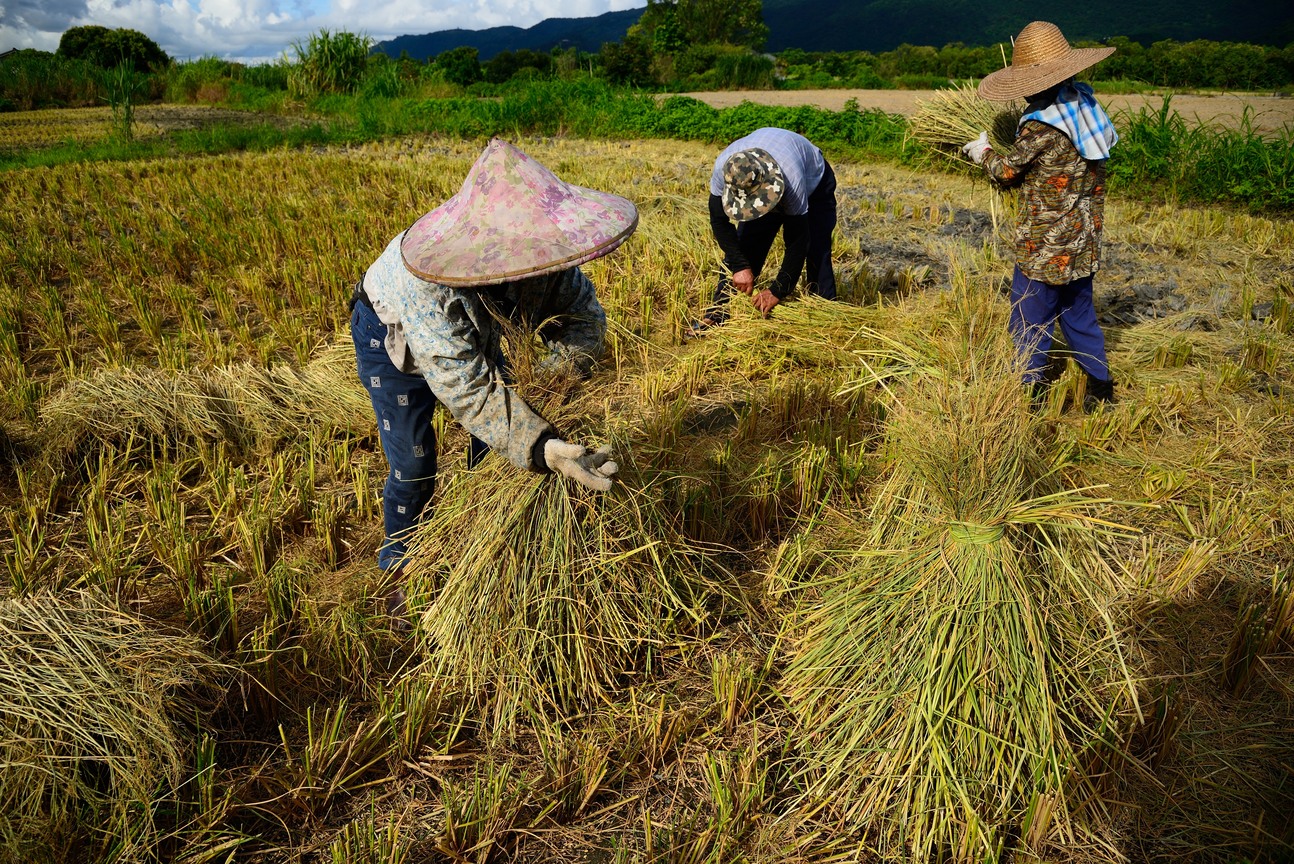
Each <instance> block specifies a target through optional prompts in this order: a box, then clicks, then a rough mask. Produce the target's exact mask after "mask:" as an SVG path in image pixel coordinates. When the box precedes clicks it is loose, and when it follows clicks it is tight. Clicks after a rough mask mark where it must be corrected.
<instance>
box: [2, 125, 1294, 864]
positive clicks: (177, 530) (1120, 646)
mask: <svg viewBox="0 0 1294 864" xmlns="http://www.w3.org/2000/svg"><path fill="white" fill-rule="evenodd" d="M482 143H483V142H461V141H452V140H446V139H439V138H426V137H408V138H403V139H399V140H395V141H390V142H386V143H381V144H372V145H364V146H358V147H351V148H317V149H316V150H314V151H275V152H269V153H263V154H255V155H249V154H242V155H223V156H212V157H203V158H190V159H161V160H152V161H137V162H120V163H98V164H81V165H68V166H64V167H58V168H45V169H31V170H24V171H10V172H7V173H6V174H5V176H4V178H3V180H2V181H0V198H2V203H3V210H2V211H0V214H2V215H0V220H3V222H4V225H3V228H4V231H3V232H0V238H2V239H0V265H3V266H2V272H3V274H4V275H3V279H2V281H0V322H3V324H2V327H3V329H0V390H2V391H3V394H4V401H3V404H2V405H0V424H2V425H0V455H3V458H4V462H3V463H2V464H3V468H2V469H0V524H3V525H4V534H3V538H2V539H0V583H3V585H4V596H3V598H2V599H0V640H3V648H4V650H3V656H4V658H5V659H4V660H2V661H0V678H4V679H5V680H6V682H11V683H9V684H8V685H7V686H11V687H14V688H16V689H15V692H18V688H22V689H21V692H23V693H25V694H27V695H28V697H31V695H32V694H36V697H37V698H29V701H28V702H27V703H24V705H25V707H23V708H22V709H21V710H17V709H15V708H14V707H13V706H11V705H4V706H3V711H4V713H3V716H4V718H5V719H4V722H5V724H6V725H5V729H4V730H3V731H4V733H5V734H4V735H2V736H0V749H3V754H2V755H0V765H2V766H4V767H3V768H0V850H3V851H0V860H15V861H16V860H51V861H54V860H59V861H62V860H67V861H101V860H158V859H160V860H183V861H194V862H196V861H229V860H232V861H267V862H269V861H273V862H278V861H331V862H359V861H383V862H413V861H441V860H443V861H455V862H461V861H473V862H485V861H571V862H577V861H588V862H595V861H596V862H600V861H617V862H631V861H640V862H647V861H653V862H656V861H660V862H667V861H668V862H705V861H714V862H719V861H740V860H749V861H766V862H773V861H803V862H818V861H847V860H849V861H871V860H904V859H908V860H911V859H913V858H919V859H922V860H929V859H931V858H933V857H939V858H940V859H943V860H971V859H974V860H981V861H982V860H1005V858H1006V857H1008V856H1014V857H1015V859H1016V860H1047V861H1157V860H1168V859H1179V860H1191V861H1237V860H1251V861H1278V860H1286V859H1287V858H1288V856H1289V855H1290V854H1291V851H1292V850H1294V823H1292V822H1291V814H1294V786H1292V785H1291V783H1292V782H1294V778H1292V777H1291V776H1290V767H1289V766H1290V765H1292V764H1294V723H1291V716H1292V715H1291V697H1292V696H1294V693H1292V692H1291V689H1290V684H1289V682H1290V681H1291V680H1294V678H1292V674H1291V673H1294V650H1292V649H1294V600H1291V597H1294V588H1292V583H1291V580H1292V579H1294V575H1292V574H1291V571H1290V566H1291V560H1294V555H1292V554H1291V553H1292V552H1294V539H1292V538H1294V493H1292V492H1291V489H1294V485H1292V484H1291V481H1292V480H1294V417H1292V415H1291V411H1290V408H1291V402H1292V400H1294V388H1292V387H1291V385H1290V384H1289V383H1288V382H1290V381H1291V380H1294V375H1292V374H1291V373H1292V372H1294V352H1292V351H1291V347H1292V344H1294V342H1292V339H1291V335H1290V334H1291V330H1292V329H1294V309H1292V308H1291V307H1292V306H1294V265H1291V263H1290V260H1289V257H1288V250H1289V249H1290V248H1291V247H1292V246H1294V224H1291V223H1290V222H1289V221H1286V220H1282V219H1273V218H1261V217H1255V216H1249V215H1241V214H1236V213H1232V212H1227V211H1223V210H1208V209H1190V208H1175V207H1171V206H1167V205H1149V204H1144V203H1138V202H1134V201H1120V200H1117V199H1116V200H1114V201H1112V202H1111V204H1110V206H1109V209H1108V212H1107V223H1106V224H1107V228H1106V245H1105V250H1106V254H1105V266H1104V267H1103V269H1102V271H1101V273H1100V274H1099V275H1098V278H1097V282H1096V286H1097V288H1096V293H1097V304H1098V312H1099V314H1100V315H1101V317H1102V321H1103V323H1104V325H1105V326H1106V333H1107V338H1108V342H1109V347H1110V356H1111V363H1112V368H1113V371H1114V376H1115V379H1116V381H1117V382H1118V391H1117V392H1118V402H1117V404H1115V405H1114V406H1113V407H1112V408H1111V409H1109V410H1107V411H1104V412H1102V413H1098V414H1094V415H1090V416H1089V415H1084V414H1083V413H1082V412H1081V411H1080V410H1078V409H1077V408H1076V407H1075V403H1081V397H1082V378H1081V376H1080V375H1079V374H1077V370H1076V369H1075V368H1074V367H1073V364H1072V363H1071V364H1069V365H1068V366H1067V365H1066V364H1065V361H1064V358H1063V357H1058V358H1057V362H1056V364H1055V372H1056V375H1057V381H1056V384H1055V386H1054V387H1053V388H1052V390H1051V392H1050V395H1049V398H1048V401H1047V402H1046V404H1045V405H1044V406H1042V408H1041V410H1039V411H1030V410H1029V405H1028V400H1027V398H1026V397H1025V394H1024V392H1023V390H1022V389H1021V388H1019V387H1018V386H1015V384H1014V381H1015V372H1014V370H1013V368H1012V360H1011V352H1010V347H1009V340H1008V339H1007V338H1006V335H1005V321H1006V312H1007V301H1006V299H1005V295H1004V290H1005V287H1006V285H1007V282H1008V279H1009V274H1010V262H1009V247H1008V246H1007V245H1006V244H1005V242H1004V238H1005V237H1006V236H1008V235H1007V233H1006V232H1007V231H1008V230H1009V228H1008V225H1007V223H1008V222H1009V206H1004V202H1002V201H1000V200H997V199H996V198H995V196H996V193H994V192H992V191H991V190H990V189H989V188H988V186H987V185H986V184H984V183H983V182H978V183H977V182H972V181H970V180H967V179H965V178H962V177H952V176H948V175H944V174H936V173H931V172H923V171H913V170H909V169H903V168H897V167H894V166H891V165H882V164H865V163H854V162H847V161H843V160H839V161H838V160H833V164H834V166H835V168H836V171H837V175H838V177H839V192H838V196H839V200H840V225H839V230H838V234H837V246H836V266H837V270H838V274H839V276H840V280H841V287H842V299H841V302H839V303H835V304H828V303H823V302H820V301H815V300H803V301H799V302H794V303H788V304H786V305H784V306H781V307H779V308H778V309H777V310H776V311H775V313H774V314H773V316H772V317H771V318H770V319H767V320H765V319H763V318H760V317H758V316H756V315H754V314H753V313H752V312H751V311H750V310H749V309H747V308H745V307H744V305H743V306H742V307H741V309H740V311H739V314H737V315H736V316H735V317H734V319H733V321H732V322H730V324H729V325H728V326H727V327H725V328H724V329H723V330H721V331H719V332H716V333H715V334H713V335H712V336H710V337H708V338H706V339H704V340H702V341H700V342H698V343H689V344H683V342H682V338H681V337H682V333H683V329H684V326H685V324H686V323H687V322H688V321H689V320H690V319H691V318H693V317H695V315H696V314H697V313H698V312H699V311H700V309H701V308H702V304H703V303H704V301H705V299H706V298H708V296H709V292H710V289H711V287H712V285H713V280H714V279H715V277H716V275H717V273H718V268H719V257H718V250H717V247H716V245H715V244H714V243H713V241H712V240H711V238H710V237H709V229H708V224H707V222H706V214H705V201H704V195H703V192H704V183H705V177H706V176H707V174H708V171H709V166H710V163H711V160H712V159H713V155H714V151H713V149H712V148H710V147H707V146H704V145H701V144H695V143H681V142H662V141H634V142H590V141H581V140H563V139H531V140H520V141H518V142H517V143H518V144H519V145H520V146H521V147H522V148H523V149H525V150H526V151H527V152H528V153H530V154H531V155H533V156H535V157H536V158H537V159H539V160H540V161H541V162H543V163H544V164H546V165H548V166H549V167H551V168H552V169H553V170H555V171H556V172H557V173H558V175H559V176H561V177H563V178H564V179H566V180H569V181H572V182H575V183H579V184H581V185H586V186H590V187H593V188H598V189H606V190H609V191H613V192H616V193H619V194H622V195H625V196H627V197H629V198H630V199H632V200H633V201H635V202H636V203H637V205H638V206H639V208H640V210H641V216H642V220H641V227H640V230H639V231H638V233H637V234H636V235H635V236H634V237H633V238H632V239H631V241H630V242H628V243H627V244H626V245H625V246H624V247H623V249H622V250H620V251H619V252H617V253H616V254H615V255H613V256H610V257H608V258H605V259H601V260H599V261H597V262H594V263H592V264H590V265H587V267H586V270H587V272H588V273H589V275H590V276H591V278H592V279H593V280H594V282H595V284H596V285H597V286H598V289H599V296H600V298H601V300H602V303H603V305H604V306H605V307H606V310H607V315H608V319H609V323H610V331H609V345H608V352H607V356H606V357H605V358H604V360H603V363H602V365H601V367H600V369H599V371H598V372H597V373H596V374H595V376H594V377H593V379H592V380H591V381H589V382H585V383H573V382H569V381H563V380H555V379H549V378H545V377H544V376H542V375H540V374H538V373H532V372H531V371H530V369H531V366H530V365H529V364H527V362H526V361H525V358H526V357H528V356H530V352H531V351H532V349H533V345H532V344H531V342H530V341H529V340H527V339H526V338H525V337H524V336H523V335H520V334H518V335H517V337H516V338H515V339H514V340H512V345H511V348H512V351H513V353H514V355H515V356H516V357H517V358H519V360H518V362H517V366H518V376H519V385H518V386H519V387H521V389H522V390H523V392H524V393H525V394H526V395H527V397H528V398H529V399H530V400H531V401H532V402H533V403H534V404H536V405H538V406H541V407H542V408H543V410H544V411H545V413H546V414H547V415H548V416H550V417H552V418H554V419H555V420H557V421H558V422H559V424H560V425H562V427H563V428H564V429H571V430H573V431H574V432H576V433H578V434H580V435H582V436H584V437H585V438H588V439H590V440H597V441H606V442H609V443H611V444H612V445H613V446H614V447H615V449H616V454H617V457H618V459H619V461H621V463H622V464H623V465H624V468H623V470H622V475H621V478H622V479H621V481H620V482H619V483H618V485H617V488H616V489H615V490H614V491H613V492H612V493H610V494H609V495H607V496H603V497H599V496H593V495H589V494H587V493H584V492H582V491H581V490H578V489H576V488H573V487H569V486H566V485H563V483H562V481H559V480H557V479H555V478H552V477H536V476H532V475H523V474H520V473H519V472H516V471H515V470H513V469H511V468H510V467H509V466H507V465H506V464H504V463H502V462H501V461H500V460H498V459H497V457H491V459H490V460H489V461H487V463H486V464H485V465H484V466H482V468H480V469H478V470H477V471H473V472H468V471H466V470H465V468H464V459H463V454H464V451H465V449H466V434H465V433H464V432H463V431H462V429H461V428H460V427H458V426H457V424H455V423H454V422H453V421H452V419H451V418H448V417H445V416H443V414H442V415H439V416H438V417H437V420H436V423H437V426H438V429H439V430H440V431H441V432H442V434H441V436H440V441H441V453H440V462H441V465H442V466H443V467H442V476H441V479H440V484H439V491H438V493H437V497H436V501H435V512H434V514H433V515H432V518H431V519H430V520H429V522H428V523H427V525H426V526H425V528H424V530H423V531H422V532H421V533H420V534H419V536H418V538H417V542H416V543H415V545H414V552H413V557H412V562H411V567H410V570H411V572H412V573H413V584H412V585H411V591H410V595H411V596H410V602H411V607H412V610H413V613H414V616H413V617H414V621H415V629H414V633H413V634H412V635H411V636H409V637H406V636H404V635H403V634H400V633H398V632H393V630H392V628H391V627H390V625H389V621H388V620H387V618H386V616H385V614H384V607H383V605H382V602H381V599H380V598H381V597H382V594H383V592H384V590H385V588H386V587H387V586H385V585H384V584H383V582H382V579H381V577H380V574H379V573H378V572H377V570H376V566H375V564H374V558H375V550H376V547H377V545H378V543H379V542H380V540H381V509H380V508H381V502H380V500H379V499H378V494H379V491H380V488H381V480H382V478H383V476H384V475H385V463H384V461H383V458H382V455H381V451H380V447H379V444H378V440H377V435H376V429H375V428H374V424H373V418H372V416H371V409H370V408H369V406H368V401H367V397H366V395H365V393H364V391H363V389H362V387H361V386H360V385H359V382H358V381H357V380H355V379H354V365H353V364H354V357H353V351H352V349H351V348H350V347H349V336H348V334H347V332H346V322H347V311H346V305H345V300H346V297H347V295H348V292H349V286H350V285H351V284H353V281H354V279H355V278H356V276H357V274H359V273H360V272H362V270H363V268H365V267H366V266H367V264H368V263H369V261H370V259H371V258H372V257H373V256H375V255H376V254H377V252H378V251H379V250H380V249H381V248H382V247H383V245H384V244H385V243H386V241H387V240H388V239H389V238H390V237H391V236H393V235H394V234H395V233H396V232H398V231H399V230H401V229H402V228H403V227H405V226H407V225H408V224H409V223H410V222H411V221H412V220H413V219H414V218H416V217H417V216H418V215H420V214H421V213H422V212H424V211H425V210H426V209H428V208H430V207H431V206H434V205H435V204H436V203H439V202H440V201H442V200H444V199H445V198H446V197H447V196H448V195H450V194H452V193H453V192H454V191H455V190H456V189H457V187H458V185H459V183H460V182H461V179H462V177H463V176H464V175H465V173H466V170H467V168H468V166H469V165H470V164H471V161H472V160H473V159H474V158H475V156H476V154H477V153H478V152H479V149H480V146H481V144H482ZM93 658H99V661H100V662H99V663H98V665H95V664H94V663H93ZM69 669H75V670H80V671H79V673H78V676H73V675H72V673H71V672H69V671H68V670H69ZM78 681H79V682H81V683H76V682H78ZM40 697H43V698H40ZM69 718H71V720H72V722H69ZM19 769H21V770H19ZM33 778H36V779H33ZM42 783H43V784H44V785H43V786H39V791H36V792H34V791H33V790H34V789H36V788H37V786H34V785H33V784H37V785H39V784H42Z"/></svg>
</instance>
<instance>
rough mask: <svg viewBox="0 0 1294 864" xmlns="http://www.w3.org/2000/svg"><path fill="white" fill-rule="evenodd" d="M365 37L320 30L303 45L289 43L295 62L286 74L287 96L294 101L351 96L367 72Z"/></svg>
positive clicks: (370, 42)
mask: <svg viewBox="0 0 1294 864" xmlns="http://www.w3.org/2000/svg"><path fill="white" fill-rule="evenodd" d="M372 46H373V40H372V39H371V38H369V37H368V36H365V35H361V34H357V33H351V32H349V31H347V30H338V31H337V32H336V33H332V32H329V31H328V30H320V31H319V32H318V33H315V34H314V35H312V36H311V37H310V38H309V39H308V40H306V41H305V42H294V43H292V47H293V49H294V50H295V51H296V55H297V60H296V63H294V64H293V65H292V69H291V71H290V72H289V73H288V92H289V93H291V94H292V96H293V97H295V98H309V97H311V96H318V95H320V94H322V93H354V92H355V91H356V90H357V89H358V88H359V86H360V82H361V81H362V80H363V78H364V72H365V71H366V70H367V69H368V52H369V49H370V48H371V47H372Z"/></svg>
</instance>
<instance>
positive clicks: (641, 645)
mask: <svg viewBox="0 0 1294 864" xmlns="http://www.w3.org/2000/svg"><path fill="white" fill-rule="evenodd" d="M640 482H641V481H639V480H638V479H637V478H635V477H634V474H633V472H632V470H622V471H621V474H620V475H619V477H618V479H617V483H616V487H615V489H614V490H613V491H611V492H609V493H605V494H595V493H590V492H587V491H585V490H584V489H583V488H581V487H579V486H577V485H576V484H575V483H573V482H571V481H567V480H564V479H562V478H560V477H557V476H552V475H536V474H531V473H526V472H522V471H518V470H517V469H516V468H515V467H514V466H511V465H508V464H506V463H505V462H504V461H503V460H502V459H499V458H497V457H494V456H491V457H490V458H488V459H487V460H486V461H485V462H484V463H483V464H482V465H481V466H480V467H478V468H477V469H475V470H473V471H470V472H466V473H462V474H459V475H457V476H455V477H454V478H453V479H452V480H451V481H450V482H449V484H448V488H447V489H446V490H445V493H444V495H443V497H441V498H440V500H439V501H438V502H437V503H436V508H435V512H434V515H433V516H432V517H431V518H430V520H429V521H428V522H427V523H426V524H424V525H423V526H421V527H420V528H419V529H418V531H417V533H416V534H415V536H414V538H413V540H412V542H411V544H410V550H409V554H408V556H407V557H406V559H405V572H406V573H407V574H409V575H410V576H412V577H413V578H414V579H416V580H421V581H423V582H424V583H425V586H426V590H427V592H428V594H429V600H428V605H427V606H426V608H425V611H424V612H423V614H422V617H421V622H420V625H421V626H420V630H421V634H422V636H423V637H424V638H425V639H426V641H427V642H428V643H431V644H432V645H433V646H434V647H430V648H429V654H430V657H431V659H430V661H429V662H430V664H431V665H432V666H433V667H434V671H435V672H436V674H437V675H438V676H441V677H444V678H446V679H448V680H449V681H451V682H453V683H454V684H455V685H459V686H463V687H465V688H467V689H468V690H471V691H476V692H482V691H492V692H491V695H492V697H493V702H492V704H493V725H494V726H495V728H496V729H505V728H507V727H509V726H511V724H512V723H513V721H514V720H515V717H516V715H517V712H518V711H519V710H521V709H523V708H527V707H529V708H533V709H539V710H545V711H548V710H552V711H556V712H559V713H562V712H570V711H573V710H580V709H586V708H589V707H592V706H593V705H596V704H598V703H599V702H600V701H602V700H604V699H605V698H606V694H607V692H608V691H609V690H610V689H611V688H612V687H613V686H615V685H616V684H617V682H618V681H619V680H620V679H621V678H622V677H623V676H624V675H625V674H626V673H629V672H632V671H633V670H634V669H635V668H636V667H637V666H640V665H641V664H642V663H643V662H644V660H645V654H646V652H649V651H651V650H652V649H654V648H659V647H660V646H661V645H662V644H663V643H666V642H668V641H670V640H671V639H672V638H673V637H674V635H675V633H676V631H677V630H678V628H679V627H680V626H693V625H696V624H698V623H699V622H701V621H702V620H703V619H704V618H705V617H706V615H707V606H709V605H710V603H711V600H712V598H714V597H716V596H722V595H724V594H726V593H727V588H726V587H725V586H726V582H727V579H726V576H725V574H724V573H723V572H721V571H720V570H719V568H718V567H717V566H716V565H715V564H714V563H713V562H712V561H711V560H710V559H709V556H710V555H711V554H712V553H713V552H714V550H712V549H705V548H701V547H699V546H697V545H696V544H695V543H690V542H689V541H687V540H686V539H685V538H684V537H683V536H682V534H681V533H680V531H679V527H678V525H677V524H676V523H677V521H678V520H677V519H676V517H675V515H674V514H672V513H669V512H667V511H666V510H665V508H664V507H663V505H662V496H661V495H660V494H659V492H658V490H655V489H653V488H651V486H650V484H642V485H639V484H640ZM416 593H417V592H416Z"/></svg>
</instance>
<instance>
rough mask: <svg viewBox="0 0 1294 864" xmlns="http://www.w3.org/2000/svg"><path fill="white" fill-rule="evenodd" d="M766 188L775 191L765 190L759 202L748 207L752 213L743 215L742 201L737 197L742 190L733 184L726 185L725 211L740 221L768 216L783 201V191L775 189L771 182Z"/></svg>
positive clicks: (724, 188) (724, 193)
mask: <svg viewBox="0 0 1294 864" xmlns="http://www.w3.org/2000/svg"><path fill="white" fill-rule="evenodd" d="M783 185H785V184H783ZM764 188H765V189H773V191H769V192H765V193H764V195H763V196H761V197H760V200H759V202H758V203H755V204H750V205H748V206H747V208H746V209H747V212H749V214H750V215H749V216H743V215H741V210H742V207H741V202H740V201H739V200H738V198H737V195H738V192H739V191H740V190H737V189H734V188H732V187H731V186H724V187H723V212H725V213H727V214H728V215H729V216H730V217H731V218H732V219H734V220H736V221H738V222H752V221H754V220H756V219H758V218H760V217H761V216H767V215H768V214H769V213H772V212H773V208H774V207H776V206H777V205H778V204H779V203H780V202H781V200H782V192H781V191H780V190H776V189H774V187H772V186H771V184H770V186H766V187H764Z"/></svg>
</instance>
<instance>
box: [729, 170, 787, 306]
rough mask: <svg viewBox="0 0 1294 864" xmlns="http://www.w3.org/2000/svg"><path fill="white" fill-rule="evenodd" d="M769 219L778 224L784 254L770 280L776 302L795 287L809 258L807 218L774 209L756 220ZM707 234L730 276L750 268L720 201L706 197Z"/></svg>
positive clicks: (784, 297)
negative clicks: (776, 220)
mask: <svg viewBox="0 0 1294 864" xmlns="http://www.w3.org/2000/svg"><path fill="white" fill-rule="evenodd" d="M770 217H777V218H780V219H781V220H782V242H783V243H784V244H785V246H786V252H785V254H784V255H783V256H782V267H781V269H780V270H778V271H777V278H776V279H774V280H773V284H772V285H771V286H769V290H770V291H772V292H773V294H774V295H775V296H776V297H777V299H779V300H784V299H786V296H787V295H788V294H790V293H791V292H792V291H793V290H795V283H796V282H799V281H800V273H802V272H803V271H804V262H805V260H806V259H807V258H808V256H809V217H808V215H807V214H805V215H801V216H787V215H785V214H783V213H781V212H780V210H779V209H778V208H774V209H773V211H772V212H770V213H767V214H765V215H764V216H762V217H760V218H762V219H768V218H770ZM710 230H711V231H712V232H713V233H714V239H715V240H716V241H717V242H718V243H719V248H720V249H722V250H723V263H724V264H725V265H727V267H728V269H729V270H730V271H731V272H733V273H736V272H738V271H740V270H745V269H747V268H748V267H750V262H749V261H747V260H746V256H745V255H744V254H743V253H742V251H741V243H740V242H739V240H738V239H737V226H736V225H734V224H732V222H731V221H729V219H728V214H727V213H725V212H723V198H722V197H720V196H718V195H713V194H712V195H711V196H710Z"/></svg>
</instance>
